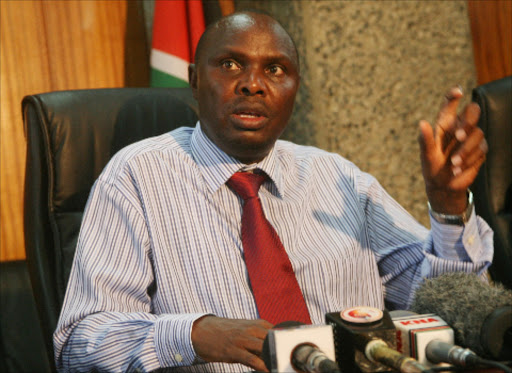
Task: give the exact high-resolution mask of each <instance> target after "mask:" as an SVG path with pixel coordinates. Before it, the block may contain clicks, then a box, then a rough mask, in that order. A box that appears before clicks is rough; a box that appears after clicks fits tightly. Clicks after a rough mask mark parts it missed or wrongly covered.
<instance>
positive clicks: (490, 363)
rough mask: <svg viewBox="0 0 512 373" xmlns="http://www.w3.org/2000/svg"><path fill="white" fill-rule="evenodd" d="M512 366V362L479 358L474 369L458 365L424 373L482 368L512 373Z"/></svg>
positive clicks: (437, 368) (430, 369) (432, 368)
mask: <svg viewBox="0 0 512 373" xmlns="http://www.w3.org/2000/svg"><path fill="white" fill-rule="evenodd" d="M510 365H512V362H511V361H494V360H487V359H483V358H480V357H479V358H478V361H477V362H476V364H475V365H474V366H472V367H467V366H465V367H461V366H456V365H445V366H439V367H431V368H429V369H426V370H424V371H423V372H422V373H437V372H446V371H454V372H470V371H473V370H481V369H482V368H496V369H500V370H502V371H503V372H505V373H512V368H509V366H510Z"/></svg>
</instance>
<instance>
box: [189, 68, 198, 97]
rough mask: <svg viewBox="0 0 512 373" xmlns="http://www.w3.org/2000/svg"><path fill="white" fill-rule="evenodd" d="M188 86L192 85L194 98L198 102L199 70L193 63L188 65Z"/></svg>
mask: <svg viewBox="0 0 512 373" xmlns="http://www.w3.org/2000/svg"><path fill="white" fill-rule="evenodd" d="M188 84H189V85H190V88H192V94H193V95H194V98H195V99H196V100H197V97H196V95H197V69H196V65H195V64H193V63H191V64H190V65H188Z"/></svg>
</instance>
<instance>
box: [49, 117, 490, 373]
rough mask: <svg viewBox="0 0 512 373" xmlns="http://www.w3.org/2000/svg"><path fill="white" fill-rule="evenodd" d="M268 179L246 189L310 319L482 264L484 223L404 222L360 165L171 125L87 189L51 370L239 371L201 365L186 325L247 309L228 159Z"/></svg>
mask: <svg viewBox="0 0 512 373" xmlns="http://www.w3.org/2000/svg"><path fill="white" fill-rule="evenodd" d="M254 167H257V168H260V169H262V170H263V171H265V172H266V173H267V174H268V175H269V176H270V180H268V181H266V182H265V183H264V184H263V186H262V187H261V189H260V192H259V196H260V199H261V201H262V205H263V209H264V211H265V214H266V216H267V218H268V219H269V221H270V222H271V223H272V225H273V226H274V227H275V229H276V230H277V232H278V234H279V236H280V238H281V240H282V242H283V245H284V247H285V248H286V250H287V252H288V255H289V257H290V261H291V263H292V265H293V268H294V271H295V274H296V276H297V280H298V283H299V285H300V287H301V289H302V292H303V294H304V297H305V299H306V303H307V306H308V309H309V312H310V315H311V319H312V321H313V323H324V317H325V314H326V313H327V312H334V311H340V310H343V309H345V308H347V307H351V306H355V305H368V306H373V307H378V308H381V309H383V308H384V307H388V308H390V309H391V308H399V309H404V308H407V307H408V305H409V304H410V302H411V300H412V296H413V290H414V288H415V286H417V284H418V283H419V281H421V279H422V278H423V277H425V276H435V275H437V274H439V273H442V272H445V271H455V270H457V271H459V270H460V271H477V272H479V273H483V272H485V269H486V267H487V266H488V265H489V264H490V261H491V259H492V252H493V250H492V231H491V230H490V229H489V227H488V226H487V224H486V223H485V222H484V221H483V220H481V219H480V218H479V217H477V216H476V215H475V214H474V213H473V215H472V216H471V218H470V221H469V223H468V224H467V225H466V226H465V227H458V226H446V225H445V226H443V225H440V224H438V223H437V222H435V221H434V220H432V231H431V232H429V231H428V230H427V229H426V228H425V227H423V226H421V225H420V224H419V223H418V222H416V221H415V220H414V219H413V218H412V216H410V215H409V214H408V213H407V212H406V211H405V210H404V209H403V208H402V207H401V206H399V205H398V203H397V202H395V201H394V200H393V199H392V198H391V197H390V196H389V195H388V194H387V193H386V192H385V191H384V189H383V188H382V187H381V186H380V185H379V183H378V182H377V181H376V180H375V178H373V177H372V176H371V175H369V174H367V173H364V172H362V171H361V170H359V169H358V168H357V167H355V166H354V164H352V163H351V162H349V161H347V160H346V159H344V158H342V157H341V156H340V155H337V154H332V153H328V152H325V151H322V150H319V149H317V148H313V147H305V146H299V145H295V144H292V143H289V142H286V141H278V142H277V143H276V145H275V146H274V148H273V149H272V151H271V153H270V154H269V155H268V156H267V157H266V158H265V159H264V160H263V161H261V162H260V163H258V164H256V165H250V166H247V165H244V164H241V163H240V162H238V161H236V160H235V159H233V158H231V157H229V156H228V155H226V154H225V153H223V152H222V151H221V150H220V149H219V148H218V147H216V146H215V145H214V144H213V143H212V142H211V141H210V140H209V139H208V138H207V137H206V136H205V135H204V133H203V132H202V131H201V129H200V126H199V124H198V125H197V126H196V128H195V129H194V128H180V129H177V130H175V131H173V132H170V133H167V134H164V135H162V136H159V137H155V138H150V139H146V140H143V141H141V142H139V143H136V144H133V145H130V146H128V147H126V148H125V149H123V150H121V151H120V152H119V153H118V154H116V155H115V156H114V157H113V158H112V160H111V161H110V163H109V164H108V165H107V167H106V168H105V170H104V171H103V173H102V174H101V176H100V177H99V179H98V180H97V182H96V183H95V185H94V187H93V190H92V192H91V196H90V198H89V201H88V204H87V207H86V212H85V214H84V219H83V223H82V227H81V231H80V237H79V241H78V246H77V250H76V254H75V259H74V263H73V268H72V271H71V275H70V279H69V284H68V289H67V293H66V298H65V301H64V306H63V309H62V312H61V316H60V320H59V324H58V327H57V330H56V332H55V335H54V343H55V354H56V361H57V365H58V366H59V367H60V369H62V370H72V371H82V370H83V371H88V370H91V369H92V368H93V367H96V368H97V369H98V370H101V371H110V372H124V371H134V370H137V369H140V370H142V371H150V370H155V369H158V368H162V367H173V368H174V369H171V370H172V371H180V372H181V371H191V372H222V371H230V372H244V371H248V370H249V369H248V368H247V367H244V366H243V365H238V364H222V363H211V364H204V363H202V362H200V359H199V358H198V357H197V356H196V354H195V352H194V349H193V347H192V343H191V339H190V334H191V328H192V324H193V322H194V320H196V319H197V318H199V317H201V316H203V315H205V314H215V315H217V316H221V317H228V318H240V319H256V318H258V312H257V309H256V305H255V302H254V298H253V295H252V293H251V289H250V285H249V281H248V276H247V270H246V267H245V264H244V260H243V248H242V243H241V236H240V221H241V210H242V200H241V199H240V197H238V196H237V195H236V194H235V193H234V192H233V191H232V190H231V189H229V188H228V187H227V186H226V184H225V183H226V181H227V180H228V179H229V178H230V176H231V175H232V174H233V173H234V172H236V171H239V170H241V169H249V168H254Z"/></svg>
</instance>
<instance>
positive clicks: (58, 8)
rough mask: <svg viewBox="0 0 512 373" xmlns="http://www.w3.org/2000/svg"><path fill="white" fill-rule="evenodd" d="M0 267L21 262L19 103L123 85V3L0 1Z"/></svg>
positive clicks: (22, 151) (21, 139)
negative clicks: (43, 94) (59, 92)
mask: <svg viewBox="0 0 512 373" xmlns="http://www.w3.org/2000/svg"><path fill="white" fill-rule="evenodd" d="M0 7H1V8H0V16H1V18H0V27H1V43H0V49H1V61H0V67H1V72H0V77H1V82H0V89H1V91H0V103H1V113H0V151H1V154H0V172H1V176H0V188H1V189H0V190H1V197H0V219H1V220H0V261H5V260H16V259H23V258H24V257H25V249H24V240H23V185H24V172H25V151H26V150H25V147H26V144H25V138H24V133H23V122H22V116H21V105H20V104H21V99H22V98H23V96H25V95H28V94H33V93H40V92H47V91H53V90H63V89H79V88H100V87H121V86H123V84H124V62H123V61H124V37H125V28H126V0H104V1H81V0H73V1H71V0H69V1H68V0H45V1H40V0H35V1H32V0H19V1H18V0H2V1H0Z"/></svg>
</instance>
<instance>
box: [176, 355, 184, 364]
mask: <svg viewBox="0 0 512 373" xmlns="http://www.w3.org/2000/svg"><path fill="white" fill-rule="evenodd" d="M174 358H175V359H176V361H177V362H178V363H181V362H182V361H183V356H181V355H180V354H174Z"/></svg>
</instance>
